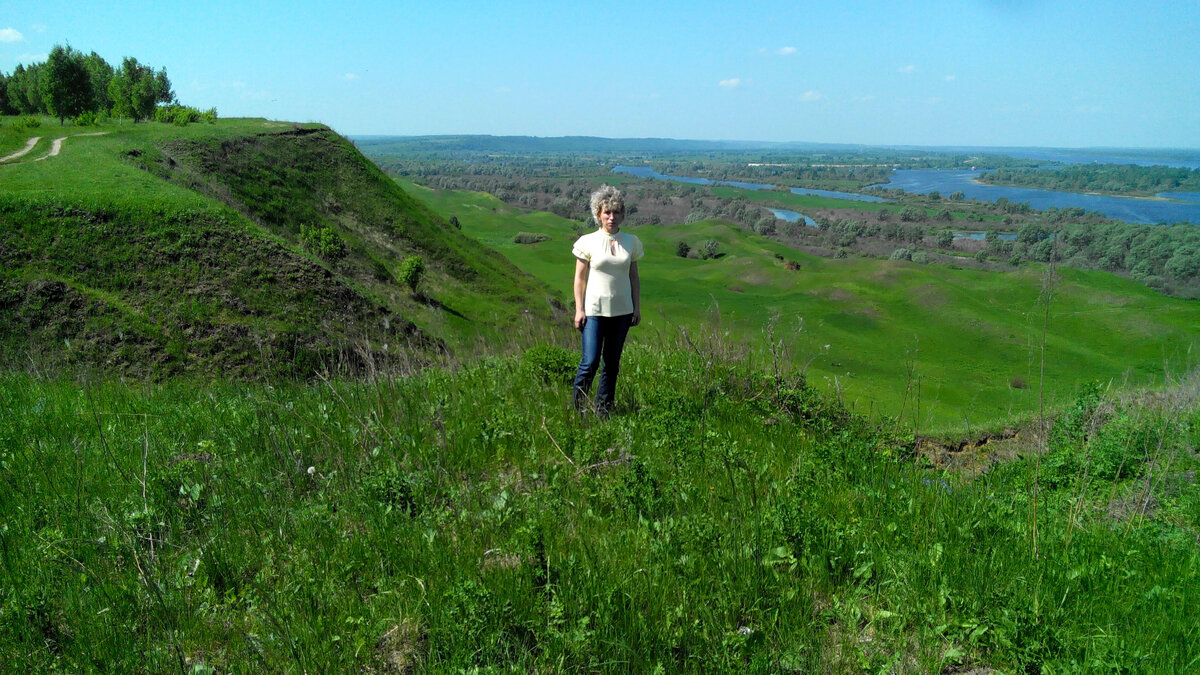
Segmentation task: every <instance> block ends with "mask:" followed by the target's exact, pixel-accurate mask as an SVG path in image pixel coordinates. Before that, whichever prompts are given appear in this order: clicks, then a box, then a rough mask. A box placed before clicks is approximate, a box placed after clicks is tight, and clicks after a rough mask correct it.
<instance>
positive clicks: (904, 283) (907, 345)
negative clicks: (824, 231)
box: [402, 182, 1200, 431]
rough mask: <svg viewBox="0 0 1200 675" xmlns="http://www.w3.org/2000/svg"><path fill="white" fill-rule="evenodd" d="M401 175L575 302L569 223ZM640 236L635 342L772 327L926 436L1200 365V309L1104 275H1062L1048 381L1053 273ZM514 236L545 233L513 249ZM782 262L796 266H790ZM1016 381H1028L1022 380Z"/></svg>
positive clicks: (868, 405) (875, 408) (993, 424)
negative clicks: (1084, 389)
mask: <svg viewBox="0 0 1200 675" xmlns="http://www.w3.org/2000/svg"><path fill="white" fill-rule="evenodd" d="M402 185H404V187H405V189H406V190H408V191H409V192H411V193H412V194H413V195H414V196H416V197H417V198H418V199H421V200H424V201H426V202H427V203H428V204H429V205H430V206H431V207H432V208H433V209H434V210H435V211H437V212H438V213H440V214H442V215H443V216H444V217H447V218H448V217H450V216H452V215H454V216H457V217H458V218H459V220H460V221H461V222H462V224H463V231H464V232H465V233H467V234H468V235H470V236H472V237H475V238H477V239H478V240H479V241H481V242H482V243H484V244H486V245H487V246H489V247H491V248H494V249H496V250H498V251H500V252H502V253H503V254H504V255H505V256H507V257H508V258H509V259H510V260H512V261H513V262H514V263H515V264H516V265H517V266H518V267H520V268H521V269H522V270H524V271H526V272H528V273H530V274H532V275H534V276H535V277H537V278H538V279H541V280H542V281H544V282H545V283H546V284H547V285H548V286H550V287H551V288H552V289H555V290H557V291H558V292H559V293H561V296H560V297H561V298H562V300H563V302H566V303H568V304H569V303H570V279H571V261H570V244H571V242H572V241H573V240H574V237H575V236H576V235H575V233H574V230H573V229H572V228H573V227H574V223H573V222H572V221H569V220H564V219H562V218H559V217H557V216H554V215H552V214H547V213H522V212H519V211H517V210H514V209H512V208H510V207H508V206H506V205H505V204H503V203H502V202H500V201H498V200H496V199H495V198H493V197H491V196H490V195H487V194H484V193H467V192H454V191H433V190H429V189H426V188H422V187H420V186H417V185H414V184H412V183H408V182H402ZM631 231H633V232H634V233H635V234H637V235H638V237H640V238H641V239H642V240H643V242H644V244H645V246H646V251H647V257H646V258H645V260H644V261H643V262H642V264H641V265H640V266H639V271H640V273H641V277H642V289H643V290H642V293H643V300H642V303H643V315H644V317H645V325H644V327H642V328H640V329H637V330H636V331H635V332H634V336H635V337H634V338H633V339H635V340H637V339H639V338H638V337H637V336H638V335H640V334H643V333H656V334H662V335H675V334H677V333H678V331H679V330H680V329H681V328H686V329H688V330H690V331H692V332H693V333H694V332H696V331H698V330H703V329H708V328H714V327H719V330H721V331H729V332H730V335H731V336H734V337H735V338H736V339H739V340H746V341H748V342H751V343H756V344H758V345H760V346H761V345H763V344H765V342H766V340H765V336H766V333H767V331H768V328H769V326H771V325H772V324H774V326H775V328H774V338H775V340H776V341H779V340H782V341H783V345H784V347H785V349H786V352H787V358H788V360H789V361H791V362H792V363H798V364H805V363H807V364H809V365H808V375H809V379H810V380H811V381H813V382H814V383H816V384H817V385H818V386H821V387H822V388H823V389H824V390H826V391H837V390H840V391H841V392H843V397H844V399H845V400H846V402H847V403H848V404H849V405H851V406H852V407H853V408H854V409H855V410H858V411H861V412H872V413H877V414H885V415H894V416H903V417H904V418H905V421H906V422H907V423H909V424H914V425H915V426H917V427H918V428H919V429H920V430H921V431H936V430H948V429H954V430H956V431H957V430H963V429H966V430H978V429H981V428H983V429H989V428H999V427H1003V426H1005V425H1006V424H1009V423H1011V421H1012V420H1013V418H1014V417H1015V418H1022V417H1026V418H1027V417H1030V416H1033V415H1035V414H1036V413H1037V412H1038V410H1039V393H1043V394H1044V396H1045V403H1046V404H1047V405H1048V406H1049V407H1054V406H1058V405H1062V404H1064V403H1065V402H1067V401H1069V400H1072V399H1073V397H1074V396H1075V393H1076V391H1077V389H1078V387H1079V386H1080V384H1081V383H1083V382H1086V381H1091V380H1097V379H1099V380H1113V381H1115V382H1118V383H1120V384H1122V385H1130V386H1148V385H1153V384H1154V383H1156V382H1162V378H1163V375H1164V372H1165V373H1179V372H1182V371H1184V370H1186V369H1187V368H1189V367H1192V366H1194V365H1195V362H1196V357H1195V356H1193V351H1192V350H1193V348H1194V347H1195V346H1196V339H1197V333H1196V326H1198V325H1200V305H1198V304H1197V303H1195V302H1190V301H1186V300H1179V299H1174V298H1169V297H1165V296H1162V295H1160V294H1158V293H1155V292H1154V291H1152V290H1150V289H1148V288H1146V287H1145V286H1143V285H1141V284H1138V283H1136V282H1133V281H1130V280H1127V279H1122V278H1120V277H1117V276H1115V275H1112V274H1108V273H1103V272H1085V271H1079V270H1073V269H1067V268H1058V269H1057V270H1056V277H1055V281H1054V283H1053V284H1052V291H1053V293H1052V295H1051V296H1050V300H1049V321H1048V323H1046V325H1045V329H1046V339H1045V380H1044V389H1042V390H1041V391H1039V385H1041V384H1042V382H1043V380H1042V377H1041V370H1042V365H1041V364H1042V342H1043V341H1042V332H1043V323H1044V319H1045V318H1046V303H1045V302H1043V300H1042V299H1041V298H1043V297H1044V296H1043V295H1042V288H1043V283H1044V280H1045V276H1046V270H1045V268H1043V267H1040V266H1029V267H1026V268H1023V269H1021V270H1017V271H1015V272H987V271H980V270H971V269H954V268H952V267H944V266H937V265H919V264H915V263H910V262H892V261H880V260H874V259H862V258H849V259H841V260H838V259H823V258H818V257H814V256H810V255H806V254H804V253H801V252H799V251H796V250H793V249H790V248H788V247H787V246H784V245H781V244H779V243H776V242H773V241H771V240H768V239H765V238H762V237H758V236H756V235H753V234H750V233H748V232H746V231H744V230H741V229H738V228H735V227H732V226H730V225H729V224H727V223H724V222H720V221H717V222H712V221H708V222H702V223H697V224H695V225H670V226H661V227H651V226H645V227H640V228H635V229H634V230H631ZM517 232H533V233H540V234H545V235H548V236H550V237H551V239H550V240H548V241H544V242H541V243H538V244H534V245H520V244H514V243H513V242H512V237H513V235H515V234H516V233H517ZM704 239H714V240H716V241H718V242H720V250H721V251H722V252H723V253H724V254H725V255H724V256H723V257H721V258H719V259H715V260H708V261H702V260H694V259H682V258H678V257H676V256H675V255H674V252H675V244H676V242H678V241H681V240H682V241H687V242H689V243H690V244H691V245H692V246H693V247H695V246H696V245H697V244H698V243H699V242H700V241H702V240H704ZM776 256H782V257H783V258H784V260H779V259H777V258H776ZM788 260H790V261H795V262H797V263H799V265H800V269H799V270H797V271H789V270H786V269H785V268H784V262H785V261H788ZM735 287H740V289H741V290H740V291H737V290H733V289H734V288H735ZM826 345H828V347H826ZM1014 378H1020V379H1021V380H1024V382H1026V383H1027V384H1028V385H1029V388H1027V389H1017V388H1013V387H1012V386H1011V384H1012V382H1013V379H1014ZM918 407H919V412H918ZM918 415H919V416H918Z"/></svg>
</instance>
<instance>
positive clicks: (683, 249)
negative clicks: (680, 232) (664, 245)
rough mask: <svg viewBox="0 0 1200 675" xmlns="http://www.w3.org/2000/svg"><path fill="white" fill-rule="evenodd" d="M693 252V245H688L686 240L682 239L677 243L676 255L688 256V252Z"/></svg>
mask: <svg viewBox="0 0 1200 675" xmlns="http://www.w3.org/2000/svg"><path fill="white" fill-rule="evenodd" d="M691 252H692V247H691V246H688V243H687V242H686V241H681V242H679V243H678V244H675V255H677V256H679V257H680V258H686V257H688V254H689V253H691Z"/></svg>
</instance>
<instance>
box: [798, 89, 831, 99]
mask: <svg viewBox="0 0 1200 675" xmlns="http://www.w3.org/2000/svg"><path fill="white" fill-rule="evenodd" d="M823 98H825V96H824V95H823V94H821V92H819V91H812V90H809V91H806V92H804V93H803V94H801V95H800V100H801V101H808V102H811V101H820V100H821V99H823Z"/></svg>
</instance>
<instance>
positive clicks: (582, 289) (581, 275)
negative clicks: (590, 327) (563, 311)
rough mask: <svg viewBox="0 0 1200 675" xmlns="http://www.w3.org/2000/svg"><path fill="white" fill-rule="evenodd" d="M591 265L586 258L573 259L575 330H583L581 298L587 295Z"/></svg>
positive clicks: (583, 314) (584, 319)
mask: <svg viewBox="0 0 1200 675" xmlns="http://www.w3.org/2000/svg"><path fill="white" fill-rule="evenodd" d="M590 269H591V265H590V264H589V263H588V261H586V260H582V259H580V258H576V259H575V330H583V324H584V323H585V322H586V321H587V313H586V312H585V311H584V306H583V299H584V297H585V296H586V295H587V282H588V271H589V270H590Z"/></svg>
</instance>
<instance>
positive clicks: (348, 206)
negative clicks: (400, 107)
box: [0, 120, 556, 376]
mask: <svg viewBox="0 0 1200 675" xmlns="http://www.w3.org/2000/svg"><path fill="white" fill-rule="evenodd" d="M102 130H104V131H107V132H108V133H107V134H106V135H104V136H98V137H93V138H87V139H71V138H68V141H67V142H66V144H65V145H64V146H63V147H64V149H63V151H62V153H61V154H60V155H58V156H54V157H50V158H48V159H47V160H46V161H43V162H19V163H17V164H11V165H4V166H0V180H2V182H0V221H2V222H0V265H2V268H3V269H2V271H0V361H2V362H3V365H7V366H9V367H12V366H21V367H28V366H30V365H34V366H37V367H41V366H44V365H55V364H58V365H61V364H64V363H75V364H87V365H88V366H89V367H97V368H101V369H104V370H109V371H115V372H121V373H127V374H137V375H142V374H153V375H164V374H170V373H176V372H184V371H199V372H210V373H224V374H235V375H239V376H259V375H271V374H298V375H305V374H310V373H312V372H315V371H317V370H321V369H325V368H334V369H342V370H350V371H356V370H361V369H364V368H374V367H396V366H402V365H404V364H411V363H413V362H419V361H422V360H424V359H426V358H428V357H430V356H431V355H433V354H434V353H436V352H442V351H445V350H447V349H449V350H451V351H453V350H455V349H456V348H458V347H461V346H464V345H468V344H473V343H474V342H475V341H476V340H478V339H481V338H482V339H489V338H492V337H495V336H497V335H512V334H513V333H514V327H516V326H520V325H523V324H525V323H529V319H530V318H533V319H535V320H538V319H540V320H541V321H537V322H536V323H550V321H549V319H550V317H551V314H552V313H553V311H554V305H553V304H552V298H551V297H550V294H549V293H548V292H547V291H546V289H545V287H544V286H542V285H541V284H540V283H538V282H536V281H534V280H533V279H532V277H529V276H527V275H525V274H523V273H521V272H520V271H519V270H517V269H516V268H514V267H513V266H512V265H511V264H510V263H508V261H507V260H506V259H504V258H503V257H502V256H500V255H498V254H496V253H495V252H493V251H491V250H489V249H487V248H485V247H484V246H482V245H480V244H478V243H476V242H474V241H473V240H471V239H469V238H467V237H464V236H463V235H462V234H461V233H460V232H459V231H458V230H457V229H456V228H454V227H453V226H452V225H450V224H449V223H447V222H446V221H445V220H443V219H442V218H441V217H439V216H437V215H435V214H434V213H433V212H431V211H430V210H429V209H427V208H426V207H424V206H423V205H421V204H420V203H418V202H416V201H415V200H413V199H412V198H411V197H410V196H409V195H408V194H407V193H405V192H404V191H403V190H402V189H401V188H400V187H398V186H397V185H396V184H395V183H394V182H392V181H391V180H389V179H387V177H385V176H384V175H383V174H382V173H381V172H379V170H378V169H377V168H375V166H374V165H373V164H371V163H370V162H369V161H368V160H367V159H365V158H364V157H363V156H362V155H361V154H359V153H358V152H357V150H356V149H355V148H354V147H353V146H352V145H351V144H350V143H349V142H347V141H346V140H345V139H343V138H341V137H340V136H338V135H337V134H335V133H334V132H332V131H330V130H329V129H328V128H325V127H321V126H312V125H310V126H305V127H299V126H296V125H278V124H272V123H264V122H262V121H261V120H234V121H230V120H224V121H222V122H221V123H220V124H218V125H215V126H209V127H207V128H205V127H188V128H186V129H177V128H175V127H166V126H163V125H151V124H142V125H128V124H127V125H112V126H109V127H102ZM410 256H419V257H420V258H421V259H422V260H423V262H424V264H425V273H424V275H423V277H422V279H421V282H420V284H419V285H418V286H417V287H416V289H415V291H414V290H413V289H411V288H410V287H409V286H407V285H404V284H401V283H400V282H398V281H397V275H398V272H399V269H400V266H401V263H402V261H403V260H404V259H405V258H406V257H410ZM555 302H556V301H555Z"/></svg>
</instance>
